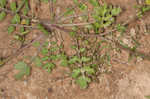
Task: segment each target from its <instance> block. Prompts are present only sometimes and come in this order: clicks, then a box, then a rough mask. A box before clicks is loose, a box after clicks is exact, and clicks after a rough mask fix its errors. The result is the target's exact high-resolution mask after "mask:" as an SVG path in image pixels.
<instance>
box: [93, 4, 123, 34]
mask: <svg viewBox="0 0 150 99" xmlns="http://www.w3.org/2000/svg"><path fill="white" fill-rule="evenodd" d="M94 5H95V6H96V7H95V8H94V12H95V13H94V14H93V18H94V20H95V23H93V27H94V30H95V33H99V29H102V28H106V27H108V26H110V25H111V24H112V23H113V22H115V17H116V16H117V15H119V14H120V12H121V8H120V7H113V6H111V5H109V6H108V5H107V4H106V3H105V4H104V5H101V6H100V5H98V4H97V3H96V4H94Z"/></svg>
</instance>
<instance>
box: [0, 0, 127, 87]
mask: <svg viewBox="0 0 150 99" xmlns="http://www.w3.org/2000/svg"><path fill="white" fill-rule="evenodd" d="M51 1H52V3H56V0H51ZM83 1H84V0H83ZM83 1H82V0H81V1H80V0H74V4H73V6H72V7H71V8H70V7H67V9H66V11H65V12H62V14H61V15H60V16H56V17H55V12H53V11H51V15H52V16H53V17H55V18H52V19H50V22H49V23H45V22H44V21H42V20H41V19H38V18H36V17H34V15H32V16H30V14H29V11H30V7H29V0H21V2H18V1H15V2H11V3H10V5H8V6H7V7H6V5H7V2H6V0H1V1H0V7H1V8H2V12H1V13H0V21H2V20H4V19H5V17H6V15H7V14H8V13H9V12H10V14H11V15H12V19H11V22H10V26H9V27H8V33H9V34H10V35H14V36H13V37H14V38H15V40H18V41H20V42H21V43H22V44H21V49H23V47H24V46H25V45H27V44H24V43H26V36H27V35H28V34H29V33H32V32H30V31H31V30H32V29H33V28H34V29H38V30H40V33H41V35H43V34H42V33H44V35H45V36H46V37H47V38H46V40H45V41H44V43H42V44H41V43H40V42H38V41H37V42H34V41H36V40H33V41H31V43H33V42H34V43H33V45H34V46H35V47H37V49H38V52H37V55H36V56H34V58H33V59H31V60H30V61H31V63H32V62H33V63H34V65H35V66H37V67H38V68H40V69H43V70H45V71H47V72H48V73H51V72H52V71H53V69H54V68H55V67H57V66H63V67H65V68H69V69H70V73H69V74H70V77H72V78H73V79H74V80H75V83H77V84H78V85H79V86H80V87H81V88H83V89H85V88H87V87H88V85H89V84H90V83H91V82H92V81H95V80H96V79H97V76H98V74H101V73H103V72H107V69H108V68H109V67H110V66H111V51H112V49H113V48H112V42H111V43H110V42H107V40H103V39H101V38H100V39H98V37H96V36H99V34H101V30H105V29H107V28H109V27H110V26H111V25H112V24H113V23H115V19H116V17H117V16H118V15H119V14H120V13H121V11H122V10H121V8H120V7H116V6H112V5H108V4H106V3H104V4H103V5H101V4H99V2H98V0H85V1H84V2H86V3H84V2H83ZM39 2H45V3H50V0H39ZM87 3H88V4H90V6H92V11H91V12H89V11H88V10H89V8H88V4H87ZM3 9H5V10H3ZM9 9H10V10H9ZM7 10H8V11H7ZM78 13H88V14H85V15H78ZM89 14H90V15H89ZM88 15H89V16H88ZM76 20H77V21H78V22H80V23H75V22H76ZM90 20H93V21H90ZM63 22H64V23H65V24H63ZM66 22H68V24H67V23H66ZM65 27H70V28H69V29H68V28H65ZM114 28H116V29H117V31H119V32H121V33H123V32H125V29H126V28H125V27H124V26H122V25H120V24H118V25H117V26H116V27H114ZM57 30H59V31H65V32H66V33H68V32H69V33H70V35H71V36H72V40H73V46H72V50H73V51H74V52H75V53H74V54H72V55H68V54H67V52H66V50H64V44H63V43H64V42H63V37H62V38H59V39H60V41H61V44H59V43H60V42H58V41H57V39H58V36H57V35H58V33H57ZM15 31H16V32H17V33H13V32H15ZM93 32H94V33H93ZM92 33H93V34H94V36H95V37H92V36H89V37H88V35H91V34H92ZM82 34H83V35H86V36H83V35H82ZM60 35H61V36H62V34H61V33H60ZM37 38H38V37H37ZM47 39H48V40H47ZM31 43H30V44H31ZM18 52H19V51H18ZM58 63H59V64H58ZM0 64H3V63H0ZM29 65H30V64H29ZM101 68H104V71H101ZM15 69H17V70H19V71H20V72H19V73H18V74H16V75H15V78H16V79H21V78H22V77H24V76H29V75H30V72H31V67H29V66H28V65H27V64H26V63H25V62H18V63H17V64H15Z"/></svg>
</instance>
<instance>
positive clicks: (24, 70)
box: [14, 62, 31, 80]
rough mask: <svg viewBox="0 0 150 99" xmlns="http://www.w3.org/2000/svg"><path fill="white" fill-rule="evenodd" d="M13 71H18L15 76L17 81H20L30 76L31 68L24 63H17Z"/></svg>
mask: <svg viewBox="0 0 150 99" xmlns="http://www.w3.org/2000/svg"><path fill="white" fill-rule="evenodd" d="M14 67H15V69H17V70H19V71H20V72H19V73H17V74H16V75H15V78H16V79H17V80H20V79H22V78H23V77H24V76H29V75H30V70H31V68H30V67H29V66H28V65H27V64H26V63H24V62H18V63H17V64H15V65H14Z"/></svg>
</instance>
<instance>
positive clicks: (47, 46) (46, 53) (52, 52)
mask: <svg viewBox="0 0 150 99" xmlns="http://www.w3.org/2000/svg"><path fill="white" fill-rule="evenodd" d="M36 45H37V44H36ZM38 45H40V44H38ZM60 48H61V46H58V45H57V43H56V42H45V43H44V45H43V48H42V50H41V54H42V56H41V57H40V56H38V57H36V58H35V60H34V63H35V65H36V66H37V67H42V68H43V69H45V70H46V71H47V72H49V73H51V71H52V69H53V68H54V67H55V66H56V64H55V60H57V59H59V58H62V57H63V55H60V54H59V52H58V51H59V49H60Z"/></svg>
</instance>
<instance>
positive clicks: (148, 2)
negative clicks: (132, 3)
mask: <svg viewBox="0 0 150 99" xmlns="http://www.w3.org/2000/svg"><path fill="white" fill-rule="evenodd" d="M136 8H138V13H137V16H138V17H139V18H141V17H142V16H143V15H144V13H145V12H148V11H150V0H145V3H144V5H138V6H136Z"/></svg>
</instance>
